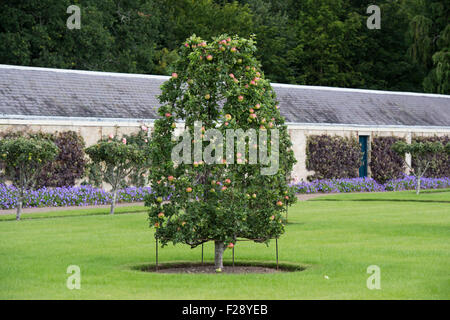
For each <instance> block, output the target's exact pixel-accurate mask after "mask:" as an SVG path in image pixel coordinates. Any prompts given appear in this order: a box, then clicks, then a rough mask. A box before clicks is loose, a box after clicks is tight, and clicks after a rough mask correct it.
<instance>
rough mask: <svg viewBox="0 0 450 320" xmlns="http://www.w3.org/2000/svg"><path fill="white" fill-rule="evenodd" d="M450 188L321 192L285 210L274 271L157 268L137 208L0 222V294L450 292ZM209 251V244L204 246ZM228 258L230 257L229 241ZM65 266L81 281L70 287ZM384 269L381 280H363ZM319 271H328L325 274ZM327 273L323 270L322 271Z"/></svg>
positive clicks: (267, 253) (167, 257)
mask: <svg viewBox="0 0 450 320" xmlns="http://www.w3.org/2000/svg"><path fill="white" fill-rule="evenodd" d="M449 240H450V191H449V190H446V191H434V192H423V193H422V194H420V195H419V196H417V195H415V193H414V192H413V191H407V192H396V193H393V192H389V193H373V194H343V195H327V196H323V197H320V198H316V199H313V200H310V201H304V202H299V203H297V204H296V205H295V206H294V207H292V208H290V209H289V223H288V224H287V226H286V233H285V234H284V235H283V236H282V237H281V239H280V240H279V254H280V261H281V262H289V263H296V264H300V265H304V266H307V267H308V268H307V269H306V270H304V271H300V272H290V273H274V274H210V275H206V274H205V275H195V274H155V273H145V272H141V271H136V270H133V269H132V266H136V265H141V264H143V263H153V262H154V259H155V241H154V238H153V229H150V228H149V227H148V223H147V216H146V213H144V212H139V213H130V214H119V215H115V216H109V215H87V216H65V217H59V218H45V219H29V220H24V221H20V222H16V221H1V222H0V298H1V299H449V298H450V271H449V270H450V241H449ZM159 252H160V255H159V258H160V262H162V263H163V262H174V261H200V259H201V249H200V248H196V249H190V248H189V247H188V246H183V245H177V246H172V245H169V246H167V247H165V248H163V249H160V250H159ZM235 255H236V260H237V261H240V262H243V261H268V262H274V261H275V245H274V242H272V243H271V244H270V245H269V247H266V246H265V245H262V244H254V243H251V242H239V243H238V244H237V246H236V248H235ZM205 258H206V259H207V260H209V261H211V260H212V259H213V246H212V244H208V245H206V246H205ZM226 260H227V261H230V260H231V251H230V250H227V252H226ZM69 265H78V266H79V267H80V269H81V289H80V290H69V289H67V287H66V281H67V277H68V276H69V274H67V273H66V271H67V267H68V266H69ZM370 265H377V266H379V267H380V269H381V289H380V290H369V289H368V288H367V286H366V281H367V278H368V277H369V276H370V274H368V273H367V267H368V266H370ZM325 276H326V277H325ZM327 278H328V279H327Z"/></svg>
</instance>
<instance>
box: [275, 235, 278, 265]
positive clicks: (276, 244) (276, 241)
mask: <svg viewBox="0 0 450 320" xmlns="http://www.w3.org/2000/svg"><path fill="white" fill-rule="evenodd" d="M275 246H276V251H277V270H278V238H276V239H275Z"/></svg>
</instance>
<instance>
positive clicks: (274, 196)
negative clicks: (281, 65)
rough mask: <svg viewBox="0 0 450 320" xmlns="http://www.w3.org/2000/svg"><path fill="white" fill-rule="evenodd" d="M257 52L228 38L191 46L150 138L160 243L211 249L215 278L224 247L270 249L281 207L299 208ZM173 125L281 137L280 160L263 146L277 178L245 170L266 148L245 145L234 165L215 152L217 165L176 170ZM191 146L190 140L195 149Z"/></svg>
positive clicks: (284, 138)
mask: <svg viewBox="0 0 450 320" xmlns="http://www.w3.org/2000/svg"><path fill="white" fill-rule="evenodd" d="M255 45H256V43H255V41H254V40H247V39H244V38H239V37H237V36H235V37H233V38H231V37H228V36H226V35H222V36H220V37H217V38H213V40H212V41H211V42H210V43H207V42H206V41H204V40H202V39H201V38H200V37H196V36H192V37H191V38H189V39H187V40H186V41H185V42H184V43H183V45H182V46H181V48H180V52H179V57H180V58H179V60H177V62H176V63H175V64H174V65H173V70H172V71H173V73H172V78H171V79H170V80H169V81H167V82H165V83H164V84H163V86H162V94H161V96H160V101H161V103H162V105H163V106H162V107H160V108H159V111H158V112H159V114H160V115H161V116H162V118H161V119H158V120H157V121H155V126H154V132H153V133H152V140H151V158H152V169H151V175H150V181H151V185H152V190H153V192H154V194H151V195H149V196H148V197H147V199H146V205H147V206H149V207H150V212H149V218H150V222H151V225H152V226H155V228H156V232H155V237H156V238H157V239H160V240H161V243H162V245H166V244H167V243H168V242H173V243H174V244H176V243H185V244H188V245H190V246H191V247H196V246H198V245H200V244H202V243H205V242H207V241H213V242H214V243H215V266H216V269H217V270H221V268H222V267H223V252H224V250H225V249H226V246H227V245H230V244H231V245H230V246H233V245H234V244H235V243H236V241H237V240H238V238H246V239H251V240H254V241H256V242H265V243H267V242H268V241H269V240H270V239H271V238H277V237H279V236H280V235H281V234H282V233H283V232H284V225H283V220H282V212H283V210H284V206H285V205H286V203H292V202H293V201H294V200H291V201H289V202H288V201H286V203H285V202H284V200H285V196H286V195H288V194H289V186H288V180H289V175H290V172H291V170H292V166H293V164H294V163H295V158H294V154H293V151H292V150H291V141H290V138H289V135H288V132H287V126H286V125H285V124H284V118H283V117H281V115H280V113H279V111H278V107H277V104H276V101H275V94H274V92H273V90H272V88H271V87H270V83H269V82H268V81H267V80H265V79H264V75H263V73H262V71H261V69H260V64H259V63H258V62H257V60H256V58H255V52H256V46H255ZM176 119H182V120H184V123H185V133H188V132H189V133H190V134H191V135H193V134H195V133H194V122H195V121H201V122H202V125H203V128H202V131H203V132H206V133H205V134H207V132H208V130H209V129H216V130H218V131H219V132H220V133H222V135H223V136H226V134H225V133H226V130H227V129H238V128H240V129H242V130H244V131H247V130H248V129H258V130H261V131H260V132H259V134H261V132H262V131H264V132H269V131H270V130H269V129H278V130H279V153H278V154H276V153H275V150H273V149H272V146H271V143H269V142H267V143H266V144H265V145H264V146H265V147H267V149H268V152H269V154H270V153H271V152H273V153H274V155H275V156H277V157H278V159H279V170H278V171H277V172H276V173H275V174H273V175H263V174H261V168H263V167H265V165H263V164H261V163H258V164H249V163H248V162H246V160H247V161H248V159H247V158H246V155H247V153H248V151H249V148H256V149H258V148H260V150H261V148H262V146H261V144H259V145H247V146H246V151H245V153H244V154H239V153H237V152H236V150H231V151H232V152H233V154H234V155H233V157H232V159H231V158H225V156H224V155H223V154H221V153H220V151H219V150H218V149H214V150H213V152H212V154H213V156H214V159H215V160H216V161H217V162H216V163H214V164H208V163H205V162H203V161H199V162H194V163H193V164H189V163H185V162H181V163H174V162H173V160H172V156H171V155H172V150H173V148H174V147H175V146H176V145H177V144H178V141H177V139H173V138H172V134H173V132H174V130H175V120H176ZM270 133H271V132H270ZM183 137H184V136H183ZM183 139H184V138H183ZM194 139H196V138H194ZM193 143H194V142H192V141H191V139H189V140H188V144H189V145H190V146H192V144H193ZM202 143H203V147H207V146H208V145H209V144H208V143H207V142H206V141H203V142H202ZM256 149H255V150H256ZM202 150H203V149H202ZM235 157H236V158H235ZM267 186H270V187H267ZM164 200H167V201H164Z"/></svg>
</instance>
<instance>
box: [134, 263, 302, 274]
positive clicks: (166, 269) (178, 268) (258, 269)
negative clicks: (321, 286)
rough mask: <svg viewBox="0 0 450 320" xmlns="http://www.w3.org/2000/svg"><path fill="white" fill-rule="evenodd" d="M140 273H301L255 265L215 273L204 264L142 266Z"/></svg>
mask: <svg viewBox="0 0 450 320" xmlns="http://www.w3.org/2000/svg"><path fill="white" fill-rule="evenodd" d="M138 269H139V270H140V271H145V272H154V273H170V274H174V273H178V274H180V273H182V274H220V273H225V274H238V273H241V274H242V273H244V274H245V273H280V272H292V271H301V270H302V269H300V268H298V269H287V268H284V267H281V266H280V267H279V269H278V270H277V269H276V267H275V266H273V267H272V266H257V265H245V264H240V265H235V266H234V267H233V266H232V265H226V266H224V267H223V268H222V272H220V273H218V272H216V269H215V267H214V265H213V264H209V263H205V264H203V265H202V264H188V263H180V264H169V265H160V266H159V267H158V270H156V269H155V266H154V265H152V266H142V267H140V268H138Z"/></svg>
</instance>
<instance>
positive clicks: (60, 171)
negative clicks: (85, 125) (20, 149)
mask: <svg viewBox="0 0 450 320" xmlns="http://www.w3.org/2000/svg"><path fill="white" fill-rule="evenodd" d="M19 136H23V137H29V138H33V137H35V138H43V139H48V140H50V141H53V142H54V143H55V144H56V145H57V147H58V148H59V150H60V152H59V154H58V155H57V156H56V158H55V160H54V161H52V162H51V163H49V164H48V165H47V166H45V167H44V168H43V170H42V174H41V175H40V176H39V177H38V178H37V181H36V185H35V187H36V188H42V187H67V186H73V185H75V182H76V180H77V179H80V178H81V177H82V176H83V174H84V171H85V166H86V160H85V154H84V140H83V138H82V137H81V136H80V135H78V134H77V133H76V132H74V131H65V132H56V133H42V132H37V133H35V132H25V133H23V132H20V133H19V132H8V133H5V134H3V135H2V138H13V137H19ZM3 168H4V165H3V164H2V163H1V164H0V169H1V170H2V171H3ZM1 180H5V177H4V175H3V174H2V176H1Z"/></svg>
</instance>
